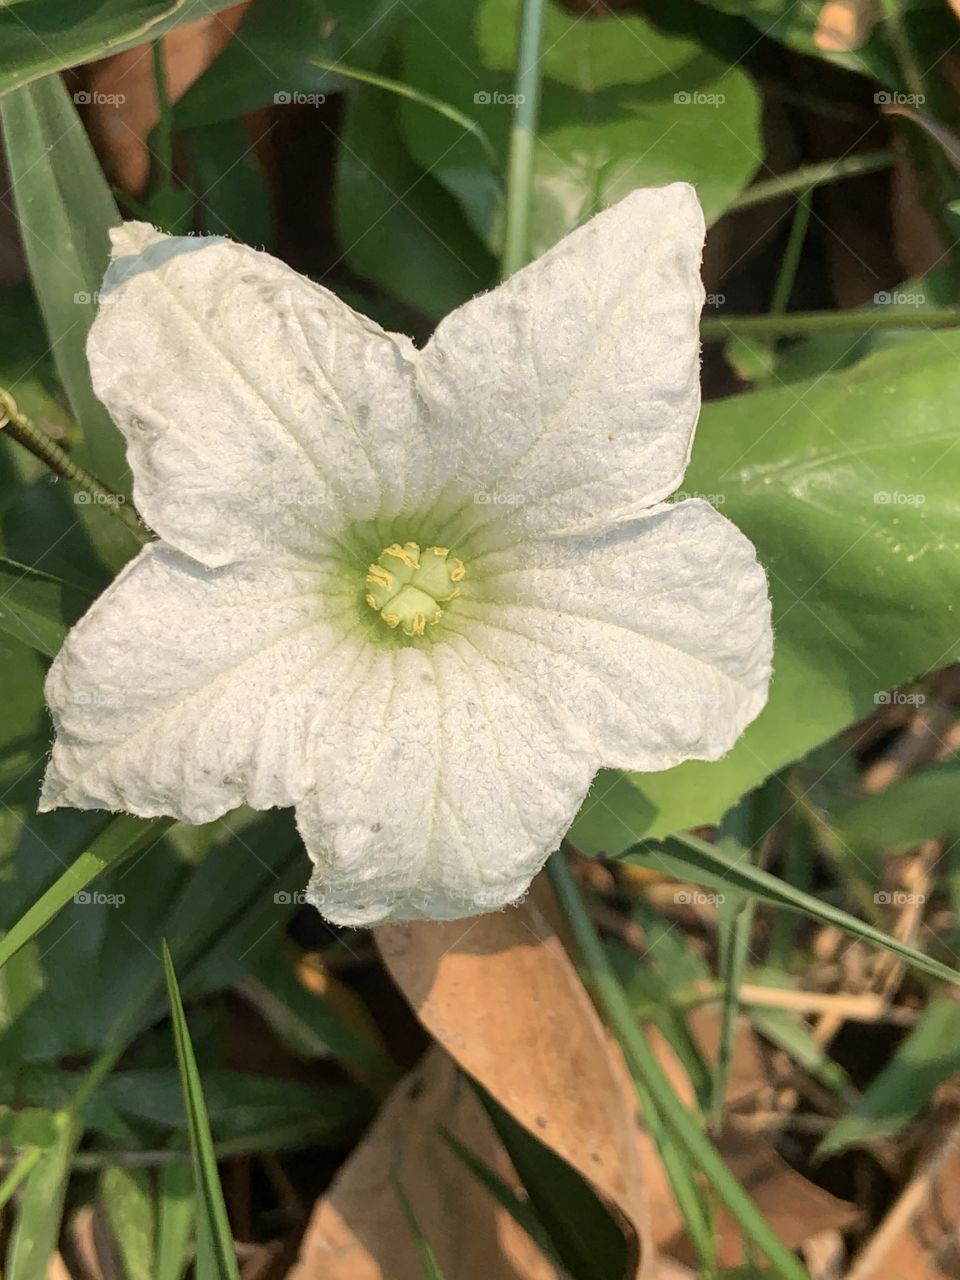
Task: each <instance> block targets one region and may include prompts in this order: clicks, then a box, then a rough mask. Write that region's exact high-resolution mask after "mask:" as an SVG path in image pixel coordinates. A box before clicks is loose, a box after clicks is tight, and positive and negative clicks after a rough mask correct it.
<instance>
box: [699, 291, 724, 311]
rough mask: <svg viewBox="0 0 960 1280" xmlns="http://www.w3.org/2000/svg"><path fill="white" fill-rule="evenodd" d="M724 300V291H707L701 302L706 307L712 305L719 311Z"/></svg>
mask: <svg viewBox="0 0 960 1280" xmlns="http://www.w3.org/2000/svg"><path fill="white" fill-rule="evenodd" d="M726 301H727V295H726V294H725V293H708V294H707V296H706V297H705V298H704V300H703V304H704V306H706V307H713V308H714V310H717V311H719V309H720V308H721V307H722V306H723V305H724V304H725V302H726Z"/></svg>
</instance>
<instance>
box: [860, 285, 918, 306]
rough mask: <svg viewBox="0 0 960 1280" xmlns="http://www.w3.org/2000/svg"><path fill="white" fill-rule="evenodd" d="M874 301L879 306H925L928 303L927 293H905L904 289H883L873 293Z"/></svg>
mask: <svg viewBox="0 0 960 1280" xmlns="http://www.w3.org/2000/svg"><path fill="white" fill-rule="evenodd" d="M873 301H874V305H875V306H878V307H891V306H892V307H924V306H926V304H927V295H926V294H925V293H904V292H903V290H902V289H882V290H881V291H880V292H879V293H875V294H874V295H873Z"/></svg>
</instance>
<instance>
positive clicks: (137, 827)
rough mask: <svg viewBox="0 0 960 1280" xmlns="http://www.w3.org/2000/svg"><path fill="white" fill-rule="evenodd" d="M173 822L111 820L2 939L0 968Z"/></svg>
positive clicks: (167, 819) (123, 815) (130, 819)
mask: <svg viewBox="0 0 960 1280" xmlns="http://www.w3.org/2000/svg"><path fill="white" fill-rule="evenodd" d="M172 821H173V820H172V819H171V818H152V819H149V820H148V819H144V818H132V817H130V816H128V815H127V814H120V815H118V816H116V817H114V818H112V819H111V820H110V822H109V823H108V824H107V826H106V827H105V828H104V829H103V831H101V832H100V834H99V835H98V836H97V837H96V838H95V839H94V840H93V841H91V843H90V845H89V847H88V848H87V849H86V850H85V851H84V852H83V853H81V854H80V856H79V857H78V858H77V859H76V860H75V861H74V862H73V863H72V865H71V866H69V867H68V868H67V869H66V870H65V871H64V873H63V874H62V875H61V876H60V877H59V878H58V879H57V880H56V882H55V883H54V884H52V885H51V886H50V888H49V889H48V890H47V891H46V893H44V894H43V895H42V896H41V897H40V898H39V899H38V900H37V901H36V902H35V903H34V904H33V906H32V907H30V908H29V909H28V910H27V911H26V912H25V914H24V915H22V916H21V917H20V919H19V920H18V921H17V922H16V924H14V925H13V926H12V927H11V928H10V929H9V930H8V931H7V933H6V934H5V935H4V936H3V937H2V938H0V968H2V966H3V965H5V964H6V963H7V961H8V960H9V959H10V957H11V956H13V955H16V953H17V952H18V951H19V950H20V948H21V947H23V946H25V945H26V944H27V943H28V942H29V941H30V940H31V938H34V937H36V935H37V934H38V933H39V932H40V930H41V929H42V928H44V926H45V925H47V924H49V922H50V921H51V920H52V919H53V917H54V916H55V915H56V914H57V913H58V912H59V911H60V910H61V909H62V908H63V907H64V906H66V904H67V903H68V902H70V901H71V900H72V899H74V897H75V895H77V896H78V897H81V898H82V896H84V895H85V896H86V897H88V898H89V897H90V894H89V893H87V886H88V885H89V884H90V883H91V882H92V881H93V880H95V879H96V877H97V876H98V875H100V874H101V873H102V872H103V871H105V870H106V868H107V867H109V866H113V865H115V864H116V863H118V862H119V861H120V860H121V859H122V858H128V857H130V856H131V855H132V854H134V853H139V852H140V851H141V850H142V849H145V848H146V847H147V845H149V844H152V843H154V842H155V841H156V840H158V839H159V838H160V836H161V835H162V834H163V832H164V831H165V830H166V828H167V827H168V826H170V824H171V822H172Z"/></svg>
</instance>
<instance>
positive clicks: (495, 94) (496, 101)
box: [473, 89, 527, 107]
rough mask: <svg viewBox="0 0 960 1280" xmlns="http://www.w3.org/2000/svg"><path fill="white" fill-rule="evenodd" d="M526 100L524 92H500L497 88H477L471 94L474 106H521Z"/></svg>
mask: <svg viewBox="0 0 960 1280" xmlns="http://www.w3.org/2000/svg"><path fill="white" fill-rule="evenodd" d="M526 100H527V95H526V94H525V93H501V92H500V90H499V89H494V90H492V91H491V90H489V89H478V90H477V92H476V93H475V94H474V95H473V105H474V106H475V107H522V106H523V104H524V103H525V102H526Z"/></svg>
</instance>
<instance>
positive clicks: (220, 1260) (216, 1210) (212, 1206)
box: [163, 940, 240, 1280]
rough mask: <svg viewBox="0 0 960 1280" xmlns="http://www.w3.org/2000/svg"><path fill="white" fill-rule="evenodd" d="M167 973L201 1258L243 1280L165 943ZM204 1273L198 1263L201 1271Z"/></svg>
mask: <svg viewBox="0 0 960 1280" xmlns="http://www.w3.org/2000/svg"><path fill="white" fill-rule="evenodd" d="M163 970H164V974H165V976H166V980H167V993H168V995H169V997H170V1010H171V1018H172V1022H173V1037H174V1043H175V1044H176V1050H177V1065H178V1067H179V1068H180V1085H181V1088H182V1090H183V1101H184V1106H185V1108H186V1112H187V1129H188V1132H189V1135H190V1151H191V1154H192V1156H193V1176H194V1184H195V1189H196V1193H197V1196H198V1198H199V1202H200V1213H199V1225H200V1228H201V1233H200V1234H201V1242H202V1248H201V1250H200V1254H201V1257H203V1256H207V1257H209V1258H211V1259H212V1261H213V1263H214V1274H215V1275H216V1276H218V1277H219V1278H220V1280H240V1272H239V1270H238V1268H237V1256H236V1253H235V1251H234V1247H233V1233H232V1232H231V1230H230V1222H229V1220H228V1218H227V1206H226V1204H225V1203H224V1200H223V1189H222V1188H221V1186H220V1178H219V1175H218V1173H217V1158H216V1155H215V1154H214V1150H213V1136H212V1135H211V1133H210V1121H209V1119H208V1118H207V1108H206V1105H205V1103H204V1100H203V1088H202V1086H201V1083H200V1073H199V1071H198V1070H197V1060H196V1057H195V1056H194V1052H193V1045H192V1043H191V1041H190V1031H189V1028H188V1027H187V1018H186V1014H185V1013H184V1011H183V1001H182V1000H181V999H180V989H179V987H178V986H177V975H176V974H175V972H174V969H173V961H172V960H171V958H170V949H169V947H168V946H167V944H166V940H164V943H163ZM199 1270H200V1267H199V1260H198V1272H199Z"/></svg>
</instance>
